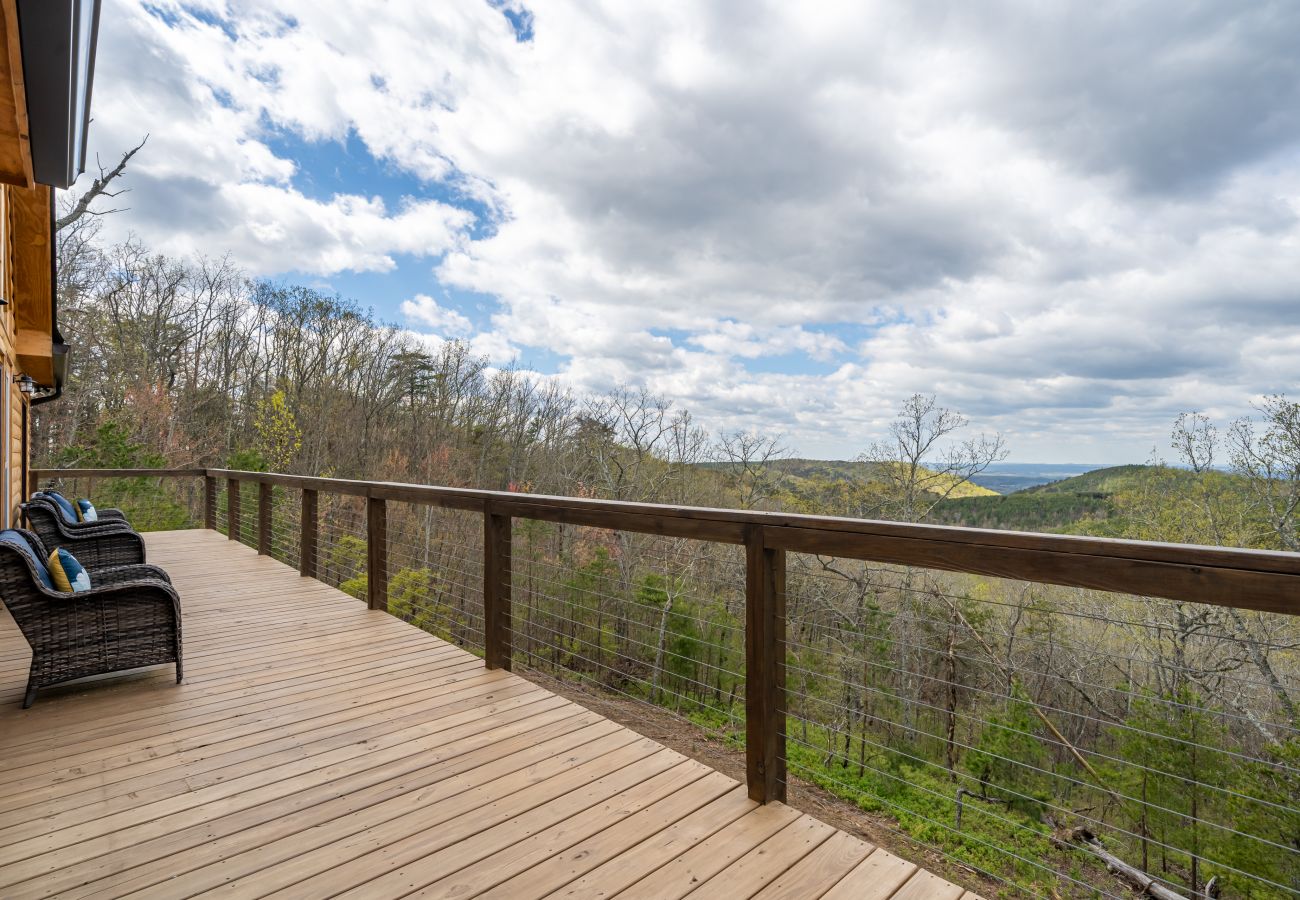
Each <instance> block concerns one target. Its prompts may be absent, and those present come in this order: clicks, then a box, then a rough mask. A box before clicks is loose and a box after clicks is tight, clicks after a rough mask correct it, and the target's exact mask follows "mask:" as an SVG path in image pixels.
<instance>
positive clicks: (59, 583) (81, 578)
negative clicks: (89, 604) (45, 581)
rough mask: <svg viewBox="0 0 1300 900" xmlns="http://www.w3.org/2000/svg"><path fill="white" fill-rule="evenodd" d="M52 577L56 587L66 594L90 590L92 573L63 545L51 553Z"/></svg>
mask: <svg viewBox="0 0 1300 900" xmlns="http://www.w3.org/2000/svg"><path fill="white" fill-rule="evenodd" d="M50 577H51V578H52V579H54V587H55V589H56V590H60V591H63V592H64V593H65V594H67V593H73V594H79V593H81V592H82V591H88V590H90V573H89V572H87V571H86V569H85V567H84V566H82V564H81V563H79V562H77V558H76V557H75V556H73V555H72V554H71V553H69V552H68V551H67V550H64V549H63V548H62V547H58V548H56V549H55V550H54V552H53V553H51V554H50Z"/></svg>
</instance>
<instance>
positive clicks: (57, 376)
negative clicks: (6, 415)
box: [29, 188, 72, 406]
mask: <svg viewBox="0 0 1300 900" xmlns="http://www.w3.org/2000/svg"><path fill="white" fill-rule="evenodd" d="M54 200H55V197H54V188H50V344H51V350H52V351H53V357H52V359H51V362H52V363H53V365H54V390H53V391H51V392H50V393H48V394H42V395H41V396H39V397H32V398H31V400H30V401H29V403H30V405H32V406H40V405H41V404H42V403H52V402H53V401H55V400H58V399H59V398H60V397H62V396H63V382H64V380H65V379H66V378H67V377H68V353H69V352H71V350H72V348H71V347H70V346H69V345H68V344H67V343H65V342H64V340H63V333H62V332H61V331H59V255H58V253H57V252H56V247H57V244H56V243H55V242H56V241H57V239H58V233H57V231H56V229H55V227H54V217H55V216H56V215H57V211H56V210H55V208H54Z"/></svg>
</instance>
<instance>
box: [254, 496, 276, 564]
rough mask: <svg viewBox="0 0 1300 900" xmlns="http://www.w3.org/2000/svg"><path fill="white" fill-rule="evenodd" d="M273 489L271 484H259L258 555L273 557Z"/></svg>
mask: <svg viewBox="0 0 1300 900" xmlns="http://www.w3.org/2000/svg"><path fill="white" fill-rule="evenodd" d="M272 490H273V488H272V487H271V485H270V483H269V482H266V481H259V482H258V483H257V554H258V556H270V555H271V511H272V504H273V503H274V494H272Z"/></svg>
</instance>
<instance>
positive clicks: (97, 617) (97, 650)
mask: <svg viewBox="0 0 1300 900" xmlns="http://www.w3.org/2000/svg"><path fill="white" fill-rule="evenodd" d="M15 536H18V537H17V539H16V538H15ZM44 549H45V548H44V547H43V546H42V545H41V543H40V540H39V538H37V537H36V536H35V535H33V534H32V533H31V532H24V531H21V530H18V529H13V530H11V531H9V532H6V533H4V534H3V535H0V598H3V600H4V604H5V606H6V607H7V608H8V609H9V612H10V614H11V615H12V616H13V617H14V621H16V622H17V623H18V627H19V628H20V629H22V632H23V636H24V637H25V638H27V643H28V644H30V645H31V648H32V666H31V675H30V677H29V678H28V681H27V692H26V694H25V695H24V697H23V708H24V709H26V708H27V707H29V706H31V705H32V701H33V700H35V699H36V691H37V690H38V689H40V688H44V687H49V686H51V685H55V684H62V683H63V682H65V681H73V680H75V679H78V678H85V677H87V676H90V675H103V674H105V673H108V672H121V671H125V670H127V669H137V668H142V667H144V666H156V665H163V664H166V663H175V664H176V681H177V682H180V680H181V679H182V678H183V677H184V669H183V665H182V656H181V604H180V598H179V597H178V596H177V595H176V590H175V589H174V588H173V587H172V586H171V584H170V583H168V582H167V581H166V580H165V578H166V573H162V570H161V569H158V567H157V566H117V567H112V568H101V569H92V570H91V582H92V584H93V585H94V586H93V587H92V588H91V589H90V590H89V591H83V592H81V593H69V594H65V593H62V592H60V591H57V590H54V589H52V588H50V587H47V586H46V584H45V578H46V577H48V570H46V569H45V566H44V563H43V560H42V559H41V558H38V556H37V554H38V553H41V552H42V551H43V550H44ZM159 573H162V575H161V577H158V576H159Z"/></svg>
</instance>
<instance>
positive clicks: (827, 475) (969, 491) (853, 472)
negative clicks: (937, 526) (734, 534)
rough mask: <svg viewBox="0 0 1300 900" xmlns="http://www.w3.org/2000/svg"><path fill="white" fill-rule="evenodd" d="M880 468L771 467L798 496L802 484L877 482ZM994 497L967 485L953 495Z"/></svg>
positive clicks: (835, 462) (797, 462) (844, 463)
mask: <svg viewBox="0 0 1300 900" xmlns="http://www.w3.org/2000/svg"><path fill="white" fill-rule="evenodd" d="M881 465H883V464H882V463H871V462H860V461H858V460H844V459H783V460H780V461H778V462H776V463H773V468H775V469H777V470H778V471H780V472H781V473H782V474H783V475H784V476H785V477H786V479H787V482H788V484H787V488H788V490H790V492H791V493H795V494H798V493H800V487H801V484H800V483H801V482H816V481H823V482H826V481H830V482H836V481H846V482H864V481H873V480H876V479H878V478H879V476H880V467H881ZM948 483H951V482H948ZM941 485H942V486H946V485H945V484H944V483H943V482H940V483H939V484H936V485H935V487H940V486H941ZM936 493H937V491H936ZM996 494H997V491H994V490H991V489H989V488H987V487H982V486H980V485H978V484H972V483H967V484H963V485H960V486H958V487H957V489H956V490H955V491H954V492H953V494H952V496H954V497H992V496H995V495H996Z"/></svg>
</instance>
